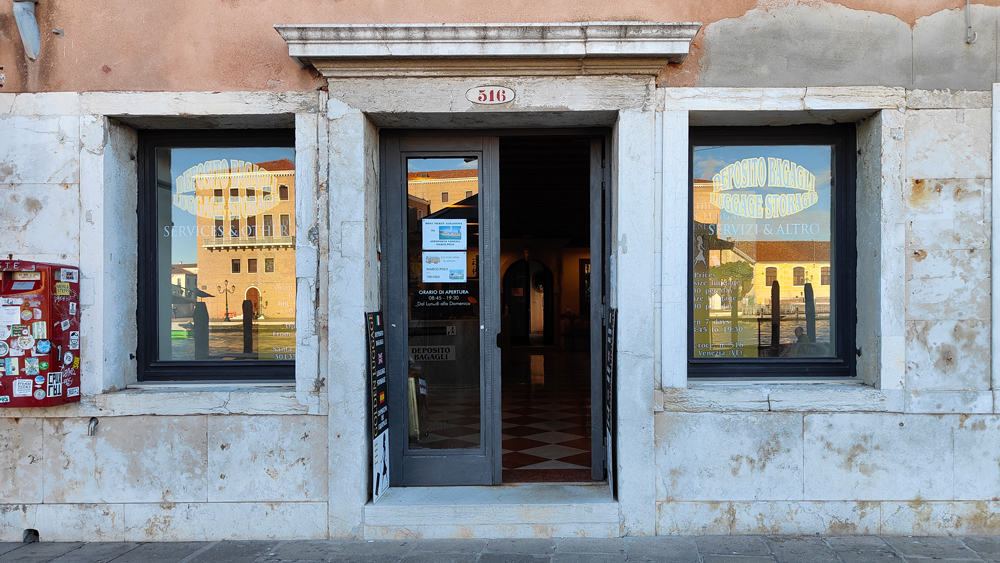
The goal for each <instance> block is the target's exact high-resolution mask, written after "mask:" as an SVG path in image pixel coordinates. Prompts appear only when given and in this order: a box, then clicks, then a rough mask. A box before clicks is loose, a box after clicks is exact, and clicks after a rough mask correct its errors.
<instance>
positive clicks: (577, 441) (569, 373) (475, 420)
mask: <svg viewBox="0 0 1000 563" xmlns="http://www.w3.org/2000/svg"><path fill="white" fill-rule="evenodd" d="M503 366H504V370H503V379H502V382H503V383H502V411H503V412H502V415H501V416H502V438H501V439H502V448H503V449H502V454H503V458H502V465H503V469H504V475H503V480H504V482H524V481H536V482H537V481H587V480H590V464H591V455H590V385H589V356H588V354H587V353H586V352H563V351H559V350H553V349H548V348H534V347H532V348H515V349H512V350H510V351H508V352H507V353H506V354H505V355H504V360H503ZM479 421H480V413H479V399H478V390H476V389H473V390H456V391H447V392H446V391H443V390H434V392H432V393H430V394H429V395H428V402H427V415H426V433H425V434H424V435H423V436H422V437H421V439H420V440H419V443H417V442H416V441H415V440H414V439H412V438H411V447H425V448H433V449H438V448H441V449H445V448H447V449H453V448H477V447H479V439H480V435H479V427H480V422H479Z"/></svg>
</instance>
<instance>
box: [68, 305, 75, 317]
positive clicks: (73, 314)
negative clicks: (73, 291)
mask: <svg viewBox="0 0 1000 563" xmlns="http://www.w3.org/2000/svg"><path fill="white" fill-rule="evenodd" d="M69 316H71V317H75V316H76V301H70V302H69Z"/></svg>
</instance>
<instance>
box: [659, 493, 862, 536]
mask: <svg viewBox="0 0 1000 563" xmlns="http://www.w3.org/2000/svg"><path fill="white" fill-rule="evenodd" d="M656 509H657V510H656V534H657V535H661V536H671V535H746V534H828V535H864V534H877V533H878V530H879V515H880V512H879V503H877V502H802V501H792V502H787V501H757V502H659V503H657V507H656Z"/></svg>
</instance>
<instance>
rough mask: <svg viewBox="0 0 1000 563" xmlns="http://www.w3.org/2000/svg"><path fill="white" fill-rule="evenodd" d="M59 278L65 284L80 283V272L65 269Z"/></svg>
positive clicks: (61, 271)
mask: <svg viewBox="0 0 1000 563" xmlns="http://www.w3.org/2000/svg"><path fill="white" fill-rule="evenodd" d="M59 278H60V279H61V280H62V281H64V282H73V283H77V282H79V281H80V270H72V269H69V268H63V269H62V270H60V276H59Z"/></svg>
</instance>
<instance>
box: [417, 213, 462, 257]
mask: <svg viewBox="0 0 1000 563" xmlns="http://www.w3.org/2000/svg"><path fill="white" fill-rule="evenodd" d="M422 228H423V233H422V234H423V250H466V245H467V244H468V242H467V238H468V237H467V234H468V226H467V225H466V220H465V219H424V220H423V227H422Z"/></svg>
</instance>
